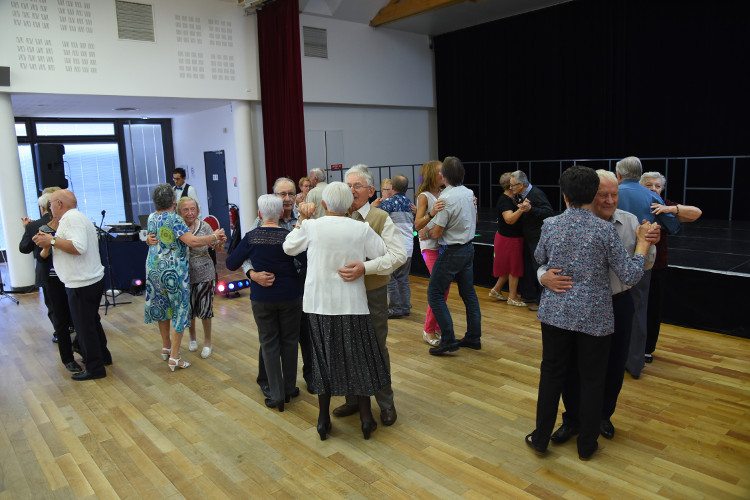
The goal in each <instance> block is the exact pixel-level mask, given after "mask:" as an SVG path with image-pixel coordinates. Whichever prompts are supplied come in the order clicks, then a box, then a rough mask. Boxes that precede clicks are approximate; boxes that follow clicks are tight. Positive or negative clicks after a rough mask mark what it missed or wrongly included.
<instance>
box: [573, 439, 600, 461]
mask: <svg viewBox="0 0 750 500" xmlns="http://www.w3.org/2000/svg"><path fill="white" fill-rule="evenodd" d="M598 449H599V443H594V451H592V452H591V453H587V454H586V455H581V454H580V453H579V454H578V459H579V460H583V461H584V462H586V461H588V460H591V457H592V456H594V453H596V450H598Z"/></svg>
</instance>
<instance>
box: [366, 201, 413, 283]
mask: <svg viewBox="0 0 750 500" xmlns="http://www.w3.org/2000/svg"><path fill="white" fill-rule="evenodd" d="M370 208H371V206H370V203H369V202H367V203H365V204H364V205H362V206H361V207H360V208H359V210H357V212H359V215H360V217H361V218H362V220H365V219H366V218H367V214H369V213H370ZM368 226H369V224H368ZM380 237H381V238H383V243H385V248H386V251H387V253H386V254H385V255H383V256H382V257H378V258H375V259H372V260H368V261H366V262H365V274H380V275H389V274H391V273H392V272H393V271H395V270H396V269H398V268H399V267H401V266H403V265H404V263H405V262H406V249H405V248H404V238H403V236H401V233H400V232H399V230H398V228H397V227H396V224H394V223H393V221H392V220H391V218H390V217H386V219H385V224H384V225H383V230H382V231H381V232H380ZM360 262H362V261H360Z"/></svg>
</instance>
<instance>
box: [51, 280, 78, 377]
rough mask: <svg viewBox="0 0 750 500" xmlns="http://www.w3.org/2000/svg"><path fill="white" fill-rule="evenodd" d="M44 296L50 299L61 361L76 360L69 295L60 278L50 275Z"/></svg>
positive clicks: (64, 362)
mask: <svg viewBox="0 0 750 500" xmlns="http://www.w3.org/2000/svg"><path fill="white" fill-rule="evenodd" d="M44 296H45V298H47V299H49V303H50V307H51V310H52V312H51V314H50V319H51V320H52V326H54V328H55V335H56V336H57V349H58V350H59V351H60V361H62V363H63V364H66V363H69V362H71V361H74V358H73V348H72V344H71V342H70V327H72V326H73V318H72V317H71V315H70V307H69V306H68V295H67V293H66V292H65V285H63V283H62V281H60V278H58V277H57V276H50V277H49V278H48V279H47V284H46V285H45V286H44Z"/></svg>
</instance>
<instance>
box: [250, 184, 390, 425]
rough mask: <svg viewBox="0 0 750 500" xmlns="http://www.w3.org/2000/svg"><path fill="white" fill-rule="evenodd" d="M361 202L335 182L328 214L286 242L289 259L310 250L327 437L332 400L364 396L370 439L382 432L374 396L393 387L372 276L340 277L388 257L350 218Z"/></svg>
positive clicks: (308, 308) (307, 297)
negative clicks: (374, 314)
mask: <svg viewBox="0 0 750 500" xmlns="http://www.w3.org/2000/svg"><path fill="white" fill-rule="evenodd" d="M353 201H354V197H353V195H352V192H351V189H350V188H349V187H348V186H347V185H346V184H344V183H343V182H332V183H330V184H329V185H328V186H327V187H326V188H325V190H324V191H323V201H322V204H323V208H324V209H325V214H326V215H325V217H321V218H318V219H312V220H308V219H305V220H303V221H302V222H298V223H297V225H296V226H295V229H294V230H293V231H292V232H291V233H289V235H288V236H287V237H286V241H285V242H284V251H285V252H286V253H287V254H289V255H298V254H300V253H301V252H304V251H306V250H307V256H308V268H307V279H306V281H305V293H304V298H303V302H302V309H303V310H304V311H305V312H306V313H307V314H308V319H309V321H310V337H311V340H312V351H313V352H312V364H313V371H312V380H311V383H310V384H309V385H308V387H309V390H310V392H312V393H314V394H317V395H318V406H319V413H318V427H317V429H318V434H319V435H320V439H321V440H325V439H326V437H327V434H328V433H329V432H330V431H331V417H330V415H329V407H330V403H331V395H334V396H346V395H357V396H358V400H359V401H358V404H359V415H360V418H361V421H362V434H363V436H364V438H365V439H369V438H370V433H371V432H372V431H373V430H375V428H376V427H377V424H376V423H375V420H374V419H373V417H372V409H371V408H370V396H372V395H373V394H375V393H376V392H378V390H380V389H381V388H383V387H384V386H386V385H388V384H390V376H389V374H388V369H387V367H386V364H385V360H384V359H383V355H382V354H381V351H380V348H379V346H378V341H377V338H376V337H375V330H374V328H373V326H372V321H371V320H370V310H369V309H368V307H367V293H366V291H365V282H364V278H363V277H360V278H358V279H356V280H354V281H348V282H347V281H344V279H343V278H342V277H341V276H340V275H339V270H340V269H342V268H343V266H344V264H346V263H347V262H364V261H365V259H366V258H367V259H374V258H377V257H380V256H381V255H384V254H385V252H386V249H385V244H384V243H383V240H382V238H380V236H378V234H377V233H376V232H375V231H373V230H372V228H370V225H369V224H368V223H366V222H365V223H362V222H358V221H355V220H354V219H351V218H349V217H347V216H346V213H347V210H349V207H351V205H352V202H353ZM253 263H254V262H253Z"/></svg>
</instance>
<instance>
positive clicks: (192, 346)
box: [188, 340, 198, 352]
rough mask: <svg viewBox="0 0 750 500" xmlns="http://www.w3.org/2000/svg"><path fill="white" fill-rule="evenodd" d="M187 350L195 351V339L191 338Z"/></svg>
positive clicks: (196, 344) (196, 342) (196, 343)
mask: <svg viewBox="0 0 750 500" xmlns="http://www.w3.org/2000/svg"><path fill="white" fill-rule="evenodd" d="M188 350H189V351H190V352H195V351H197V350H198V341H197V340H191V341H190V344H189V345H188Z"/></svg>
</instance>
